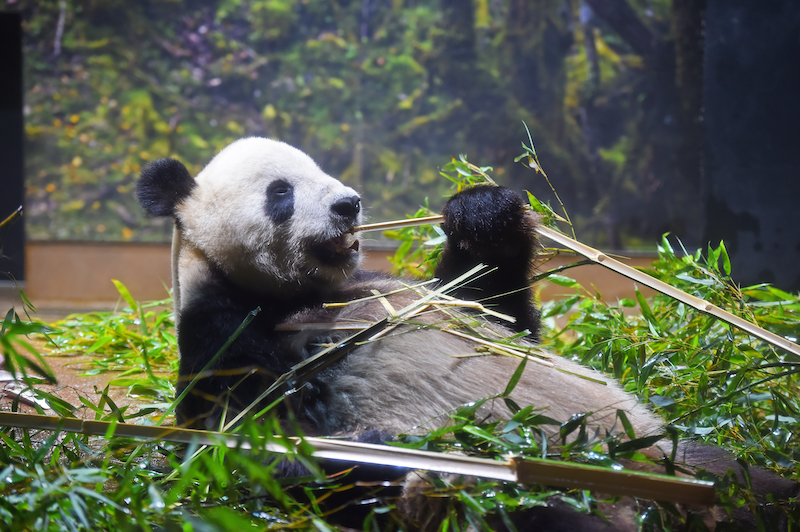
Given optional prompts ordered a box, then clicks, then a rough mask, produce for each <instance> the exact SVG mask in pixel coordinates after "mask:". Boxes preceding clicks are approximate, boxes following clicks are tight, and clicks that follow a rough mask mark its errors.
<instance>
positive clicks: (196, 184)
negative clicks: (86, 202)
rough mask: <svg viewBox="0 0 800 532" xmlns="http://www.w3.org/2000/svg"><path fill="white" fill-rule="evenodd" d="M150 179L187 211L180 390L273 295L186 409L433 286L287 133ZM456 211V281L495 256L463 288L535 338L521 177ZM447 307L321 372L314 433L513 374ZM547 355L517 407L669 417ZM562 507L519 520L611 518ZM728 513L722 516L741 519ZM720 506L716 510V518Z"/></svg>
mask: <svg viewBox="0 0 800 532" xmlns="http://www.w3.org/2000/svg"><path fill="white" fill-rule="evenodd" d="M137 195H138V197H139V201H140V203H141V204H142V206H143V207H144V208H145V210H146V211H147V212H148V213H150V214H151V215H155V216H171V217H173V218H174V222H175V231H174V238H173V288H174V293H175V316H176V325H177V327H178V346H179V352H180V368H179V382H178V390H179V391H180V390H182V389H184V388H185V387H186V385H187V384H188V383H189V381H191V380H192V379H193V378H194V377H195V376H196V375H198V373H200V372H201V371H202V370H203V369H204V368H205V367H206V365H207V363H208V362H209V361H210V360H212V359H213V357H214V356H215V354H217V352H218V351H219V350H220V349H221V348H222V346H223V345H224V344H225V342H226V341H227V340H228V339H229V337H230V336H231V335H232V334H234V332H235V331H236V330H237V329H238V328H239V327H240V325H241V324H242V322H243V321H244V320H245V318H247V317H248V315H249V314H250V313H251V312H252V311H253V310H255V309H256V308H260V309H261V311H260V312H259V313H258V314H256V316H255V318H253V321H252V322H251V323H250V324H249V325H248V326H247V327H246V328H244V329H243V330H242V331H241V334H240V335H239V336H238V337H237V338H236V339H235V341H233V343H231V344H230V346H229V347H228V348H227V349H226V350H225V351H224V352H223V354H222V355H221V357H220V358H219V359H218V360H217V361H216V362H215V364H213V365H212V366H211V367H210V368H209V369H210V371H209V372H207V374H206V373H204V374H203V375H201V377H202V378H200V379H198V380H197V381H196V387H195V388H194V389H193V390H192V391H191V392H190V393H189V394H188V395H187V396H186V397H185V398H184V399H183V401H182V402H181V403H179V406H178V410H177V414H178V421H179V423H181V424H183V425H187V426H192V427H196V428H218V427H219V426H221V425H222V422H223V421H229V420H231V419H232V418H233V416H234V415H235V414H236V413H237V412H239V411H241V409H243V408H245V407H247V406H248V405H249V404H250V403H251V402H252V401H253V400H254V399H256V398H257V397H258V396H259V395H261V394H262V392H264V390H266V389H267V388H268V387H269V386H270V385H272V384H273V382H274V381H275V379H276V378H277V377H279V376H280V375H283V374H284V373H286V372H287V371H288V370H289V369H290V368H291V367H292V366H294V365H295V364H297V363H299V362H301V361H303V360H306V359H307V358H308V357H309V356H311V355H313V354H314V353H316V352H317V351H319V349H320V347H319V346H320V344H325V343H329V342H336V341H338V340H340V339H342V338H344V337H345V336H347V334H348V333H346V332H342V331H327V332H326V331H322V332H320V331H319V329H318V325H319V324H330V323H334V322H339V323H362V324H363V323H373V322H377V321H379V320H382V319H383V318H385V317H386V316H387V309H386V307H385V306H384V304H383V303H381V302H380V301H379V300H378V299H376V298H374V297H372V298H371V299H367V300H364V299H363V298H369V297H371V296H374V294H375V293H376V292H377V293H380V294H385V299H386V301H388V303H389V304H390V305H391V307H393V308H394V309H401V308H403V307H405V306H406V305H408V304H410V303H411V302H412V301H414V300H415V299H417V297H418V296H417V295H415V294H414V293H413V292H412V291H409V290H405V289H404V288H405V285H404V283H403V282H402V281H401V280H400V279H397V278H393V277H390V276H387V275H383V274H378V273H372V272H365V271H362V270H359V269H358V266H359V262H360V260H359V253H358V243H357V240H356V237H355V236H354V235H353V234H352V229H353V228H354V227H355V226H357V225H358V224H359V223H360V221H361V205H360V200H359V196H358V194H357V193H356V192H355V191H354V190H353V189H351V188H349V187H346V186H345V185H343V184H342V183H340V182H339V181H337V180H336V179H334V178H332V177H330V176H328V175H326V174H325V173H323V172H322V171H321V170H320V169H319V167H318V166H317V165H316V164H315V163H314V162H313V161H312V160H311V159H310V158H309V157H308V156H306V155H305V154H304V153H302V152H300V151H299V150H296V149H295V148H292V147H290V146H288V145H286V144H283V143H280V142H276V141H271V140H267V139H262V138H249V139H243V140H240V141H237V142H234V143H233V144H231V145H230V146H228V147H227V148H225V149H224V150H222V151H221V152H220V153H219V154H218V155H217V156H216V157H215V158H214V159H213V160H212V161H211V162H210V163H209V164H208V166H206V168H205V169H203V171H201V172H200V174H199V175H198V176H197V178H196V179H193V178H192V177H191V176H190V175H189V173H188V171H187V170H186V168H185V167H184V166H183V165H182V164H181V163H179V162H178V161H175V160H170V159H162V160H160V161H156V162H155V163H153V164H151V165H150V166H148V167H147V168H145V170H144V171H143V172H142V177H141V179H140V181H139V183H138V184H137ZM443 214H444V218H445V223H444V224H443V229H444V231H445V233H446V234H447V235H448V240H447V243H446V244H445V250H444V252H443V254H442V257H441V259H440V262H439V265H438V266H437V270H436V276H437V278H439V279H440V280H441V282H442V283H446V282H448V281H450V280H452V279H455V278H457V277H459V276H460V275H462V274H463V273H464V272H465V271H468V270H469V269H471V268H472V267H473V266H475V265H477V264H485V265H487V266H489V267H490V268H491V269H490V270H489V273H487V274H485V275H484V276H483V277H480V278H479V279H477V280H475V281H471V282H469V283H468V284H467V285H466V286H463V287H461V288H459V289H458V290H457V291H456V292H454V295H456V296H457V297H459V298H462V299H473V300H481V301H483V302H484V304H485V306H487V307H491V308H492V309H493V310H495V311H498V312H501V313H505V314H509V315H511V316H513V317H514V318H516V322H515V324H514V325H513V327H514V329H515V330H516V331H522V330H529V331H531V332H532V334H530V335H529V338H530V339H531V340H533V339H535V335H536V333H537V329H538V325H539V315H538V311H537V309H536V307H535V305H534V304H533V301H532V293H531V290H530V287H529V286H528V280H529V278H530V273H531V258H532V255H533V253H534V251H535V249H534V248H535V245H536V242H535V238H534V236H533V235H534V231H533V229H534V226H535V219H534V217H533V215H532V214H531V212H530V211H529V210H527V208H525V207H524V205H523V203H522V200H521V199H520V198H519V197H518V196H517V195H516V194H514V193H513V192H511V191H509V190H507V189H504V188H501V187H475V188H472V189H467V190H465V191H463V192H461V193H459V194H457V195H456V196H454V197H453V198H451V200H450V201H448V203H447V204H446V205H445V207H444V209H443ZM326 302H353V303H352V304H349V305H346V306H340V307H333V308H331V307H325V306H323V303H326ZM448 319H450V316H449V315H447V314H445V313H443V312H441V311H437V312H426V313H423V314H420V315H418V316H416V317H415V318H414V321H415V323H417V324H418V325H413V326H412V325H403V326H401V327H399V328H397V329H395V330H393V331H392V332H391V333H390V334H388V335H386V336H385V337H383V338H381V339H380V340H377V341H371V342H366V343H364V344H363V345H360V346H359V347H357V348H356V349H355V350H353V351H352V352H350V353H349V354H347V355H346V356H345V357H344V358H342V359H341V360H339V361H338V362H336V363H335V364H333V365H332V366H330V367H328V368H327V369H325V370H323V371H322V372H320V373H318V374H317V375H315V376H314V377H313V378H311V379H310V380H308V381H307V382H305V383H304V384H303V386H301V387H300V389H299V390H298V391H297V392H296V393H293V394H291V395H290V396H289V401H290V403H291V405H292V409H293V411H294V412H295V414H296V416H297V418H298V419H299V420H300V422H301V424H302V427H303V429H304V431H305V432H306V434H308V435H333V434H346V435H350V436H351V437H358V436H359V434H361V433H370V434H375V431H378V433H381V434H387V433H388V435H392V434H398V433H401V432H409V431H415V430H422V431H427V430H430V429H432V428H434V427H436V426H437V425H438V424H441V423H443V422H446V421H447V419H448V416H447V412H448V411H451V410H452V409H454V408H457V407H459V406H461V405H463V404H466V403H470V402H474V401H477V400H479V399H483V398H485V397H491V396H494V395H496V394H499V393H500V392H502V391H503V390H505V388H506V386H507V384H508V382H509V380H510V379H511V377H512V375H513V374H514V372H515V371H516V370H517V368H518V364H519V359H514V358H510V357H505V356H499V355H489V356H475V357H468V358H464V357H463V355H465V354H470V353H472V354H474V350H475V347H476V345H475V343H474V342H473V341H471V340H466V339H463V338H460V337H456V336H453V335H451V334H448V333H446V332H442V331H441V330H439V329H438V328H437V327H431V326H426V324H427V325H433V324H437V323H440V322H442V321H443V320H448ZM287 324H291V326H290V327H286V325H287ZM304 324H306V325H308V327H305V329H306V330H303V329H304V327H303V325H304ZM311 324H314V326H311ZM482 327H483V330H484V331H485V332H488V333H489V334H492V332H493V333H494V334H497V335H498V337H501V338H502V337H507V336H508V335H509V334H510V333H511V332H513V331H511V330H510V329H507V328H505V327H504V326H502V325H498V324H495V323H488V322H484V324H483V325H482ZM286 329H293V330H294V331H293V332H292V331H290V330H286ZM298 329H299V331H298ZM518 343H519V345H520V347H521V348H526V347H531V346H532V345H533V344H532V342H531V341H530V340H526V339H521V340H519V341H518ZM548 362H549V365H545V364H536V363H533V362H531V361H529V362H528V363H527V366H526V368H525V371H524V372H523V374H522V377H521V379H520V381H519V382H518V384H517V385H516V387H515V388H514V391H513V392H512V394H511V398H512V399H513V400H514V401H515V402H516V403H517V404H518V405H521V406H525V405H534V406H535V407H536V408H537V409H539V410H541V412H542V413H544V414H545V415H547V416H548V417H551V418H553V419H556V420H558V421H562V422H563V421H567V420H568V419H569V418H570V417H571V416H572V415H574V414H576V413H590V416H589V417H588V423H589V425H590V427H593V428H597V429H600V431H601V432H600V433H601V434H605V431H609V432H611V431H616V432H619V431H620V429H621V428H618V427H615V425H616V413H617V411H618V410H622V411H624V412H625V413H626V414H627V417H628V419H629V421H630V422H631V425H632V428H633V429H634V431H635V433H636V435H637V436H638V437H642V436H649V435H652V434H657V433H659V432H661V430H662V427H663V423H662V421H661V420H660V419H659V418H658V417H656V416H655V415H653V414H652V413H651V412H650V411H649V410H648V409H647V408H645V407H644V406H643V405H641V404H640V403H639V402H638V400H637V399H636V397H635V396H634V395H632V394H629V393H626V392H625V391H623V390H622V389H621V388H620V387H619V385H618V384H617V383H615V382H613V381H610V380H608V379H606V378H605V377H603V376H602V375H600V374H599V373H597V372H594V371H592V370H590V369H588V368H585V367H583V366H581V365H579V364H576V363H574V362H572V361H569V360H566V359H563V358H559V357H553V358H551V359H549V361H548ZM582 377H586V378H582ZM482 408H483V412H481V414H482V417H484V418H492V417H493V418H498V417H504V416H506V415H507V414H508V411H507V410H506V406H505V403H504V401H500V400H494V401H488V402H486V403H485V404H484V405H483V407H482ZM543 428H544V429H545V430H547V429H548V427H547V426H544V427H543ZM554 430H557V429H554ZM549 435H550V436H553V435H554V434H553V433H550V434H549ZM659 447H660V448H651V449H649V450H648V453H649V454H650V455H651V456H652V457H654V458H657V457H660V456H662V452H663V453H669V451H670V445H669V443H668V442H663V443H662V442H660V443H659ZM678 457H679V458H682V459H683V460H685V461H686V463H687V464H695V465H701V467H703V468H704V469H707V470H709V471H712V472H714V473H716V474H720V475H721V474H725V473H726V472H727V471H728V469H729V468H731V467H738V466H736V462H735V460H734V457H732V456H730V455H728V454H727V453H725V451H723V450H721V449H717V448H713V447H704V446H698V445H693V444H691V443H689V444H683V443H682V444H681V445H680V447H679V449H678ZM748 475H749V477H748V478H749V479H750V480H751V481H752V485H753V489H754V492H755V493H758V494H771V495H772V496H773V497H774V500H786V499H788V498H796V497H797V493H798V486H797V484H796V483H792V482H790V481H788V480H784V479H782V478H780V477H776V476H774V475H770V474H768V473H766V472H764V471H761V470H758V469H751V470H750V471H749V474H748ZM741 478H743V477H742V476H741V475H740V479H741ZM412 484H413V483H412ZM408 500H411V499H408ZM416 507H417V510H412V511H409V516H411V514H413V513H415V512H416V511H423V512H424V511H425V510H420V509H421V508H424V504H422V505H417V506H416ZM562 510H563V508H561V507H559V506H558V505H556V506H555V507H553V508H550V507H547V508H538V509H537V508H534V509H532V510H531V512H530V514H529V515H528V514H525V515H523V516H522V517H521V518H523V519H527V520H528V521H527V524H518V525H517V528H518V529H520V530H523V529H525V530H528V529H530V530H545V529H547V530H550V529H553V530H577V529H583V530H590V529H591V530H601V529H602V530H605V527H606V525H607V524H608V523H607V522H606V521H605V520H603V519H601V518H597V517H594V516H588V515H585V514H576V513H570V512H567V513H564V512H563V511H562ZM604 511H606V512H610V515H611V517H612V521H613V523H614V524H615V525H616V526H617V528H620V529H630V530H637V529H638V527H639V524H638V521H637V519H636V511H637V508H636V503H634V502H630V504H624V505H623V506H622V507H621V508H616V509H615V508H613V505H612V507H611V508H606V509H605V510H604ZM776 511H777V512H778V514H777V516H775V517H774V519H775V522H776V523H777V522H783V523H784V526H783V527H782V528H785V521H781V520H782V519H783V517H781V514H780V511H779V510H776ZM720 515H721V516H722V519H723V520H726V519H728V517H729V516H727V514H720ZM428 517H429V516H425V518H426V519H427V518H428ZM716 519H717V517H716V515H715V514H714V511H713V510H712V512H711V513H709V514H707V519H706V522H707V524H709V525H710V524H713V522H714V521H715V520H716ZM734 519H735V520H736V521H737V523H738V524H740V525H743V526H744V527H745V528H746V529H755V528H756V525H755V522H754V520H753V515H752V513H750V512H749V511H748V510H747V508H746V507H745V508H742V509H739V510H737V512H736V515H735V516H734ZM544 523H548V524H544ZM776 529H777V528H776Z"/></svg>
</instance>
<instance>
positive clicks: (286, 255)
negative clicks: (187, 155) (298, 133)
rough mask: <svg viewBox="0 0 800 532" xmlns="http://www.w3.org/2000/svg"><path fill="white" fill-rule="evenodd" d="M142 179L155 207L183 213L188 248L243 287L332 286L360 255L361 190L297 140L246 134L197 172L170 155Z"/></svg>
mask: <svg viewBox="0 0 800 532" xmlns="http://www.w3.org/2000/svg"><path fill="white" fill-rule="evenodd" d="M136 188H137V190H136V192H137V197H138V199H139V202H140V203H141V204H142V206H143V207H144V209H145V210H146V211H147V212H148V213H149V214H151V215H153V216H172V217H173V218H174V219H175V223H176V228H177V229H178V231H179V232H180V241H181V242H180V245H181V253H182V254H183V253H184V251H186V250H187V249H188V250H190V251H191V253H193V254H194V256H196V257H201V260H203V261H207V263H208V267H209V268H213V269H216V270H218V271H221V272H222V273H224V274H225V276H226V277H227V278H228V279H230V280H231V281H233V282H234V283H236V284H237V285H239V286H241V287H242V288H246V289H248V290H254V291H256V292H261V293H266V294H277V295H282V296H288V295H291V294H293V293H298V292H304V291H312V290H314V291H319V290H324V289H325V288H329V287H335V286H336V285H338V284H339V283H341V282H342V281H344V280H345V279H346V278H347V277H348V276H349V275H350V274H351V273H352V272H353V271H354V270H355V269H356V267H357V266H358V264H359V254H358V240H356V238H355V236H354V235H353V234H352V230H353V228H354V227H355V226H357V225H358V224H359V223H360V222H361V200H360V198H359V196H358V194H357V193H356V192H355V191H354V190H353V189H351V188H349V187H347V186H345V185H343V184H342V183H341V182H339V181H338V180H336V179H334V178H333V177H331V176H329V175H327V174H325V173H324V172H323V171H322V170H321V169H320V168H319V167H318V166H317V165H316V163H314V161H313V160H312V159H311V158H310V157H308V156H307V155H306V154H305V153H303V152H301V151H300V150H298V149H296V148H293V147H291V146H289V145H288V144H284V143H282V142H278V141H274V140H269V139H264V138H255V137H254V138H246V139H241V140H238V141H236V142H234V143H233V144H231V145H229V146H227V147H226V148H225V149H223V150H222V151H221V152H220V153H219V154H217V156H216V157H214V158H213V159H212V160H211V162H210V163H209V164H208V165H207V166H206V167H205V168H204V169H203V170H202V171H201V172H200V173H199V174H198V176H197V178H195V179H192V177H191V176H190V175H189V172H188V170H187V169H186V167H185V166H184V165H183V164H181V163H180V162H179V161H176V160H175V159H161V160H158V161H155V162H153V163H151V164H150V165H148V166H147V167H145V169H144V170H143V171H142V176H141V178H140V179H139V181H138V183H137V187H136ZM173 245H174V243H173ZM179 275H180V273H179Z"/></svg>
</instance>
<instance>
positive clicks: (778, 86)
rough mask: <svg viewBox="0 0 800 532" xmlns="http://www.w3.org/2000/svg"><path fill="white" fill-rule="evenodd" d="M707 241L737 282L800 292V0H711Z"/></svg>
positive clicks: (707, 83)
mask: <svg viewBox="0 0 800 532" xmlns="http://www.w3.org/2000/svg"><path fill="white" fill-rule="evenodd" d="M706 16H707V18H706V58H705V61H706V63H705V79H704V86H705V98H704V99H705V114H704V120H705V178H706V186H705V201H706V218H707V226H706V233H707V239H706V240H709V241H711V242H712V243H714V245H716V244H717V243H718V241H719V240H720V239H723V240H725V243H726V245H727V246H728V248H729V250H730V251H731V253H732V257H731V258H732V263H733V264H732V265H733V277H734V279H736V280H737V281H739V282H740V283H743V284H752V283H758V282H771V283H774V284H775V285H777V286H778V287H780V288H783V289H788V290H799V289H800V99H799V98H798V96H800V2H797V0H770V1H769V2H762V1H759V0H708V10H707V13H706Z"/></svg>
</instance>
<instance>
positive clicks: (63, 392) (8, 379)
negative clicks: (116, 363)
mask: <svg viewBox="0 0 800 532" xmlns="http://www.w3.org/2000/svg"><path fill="white" fill-rule="evenodd" d="M32 344H33V345H34V347H35V348H36V349H38V350H39V352H40V353H43V354H46V353H48V348H47V345H46V343H45V342H44V341H43V340H38V339H37V340H34V341H32ZM44 359H45V362H46V363H47V365H48V366H49V367H50V369H52V371H53V374H54V375H55V377H56V379H57V384H52V385H51V384H38V385H36V389H38V390H41V391H43V392H45V393H48V394H52V395H54V396H55V397H57V398H58V399H61V400H63V401H65V402H67V403H69V404H70V405H72V406H74V407H75V409H76V410H75V415H76V416H78V417H81V418H85V419H94V418H95V412H94V411H92V410H91V409H90V408H88V407H86V406H85V405H84V404H83V403H82V402H81V400H80V397H83V398H85V399H87V400H88V401H89V402H90V403H92V404H95V405H96V404H97V403H98V402H99V400H100V398H101V396H100V392H102V391H103V390H104V389H105V388H106V386H107V385H108V383H109V382H110V381H111V380H113V379H114V378H116V377H117V373H116V372H111V371H107V372H103V373H100V374H98V375H86V374H85V373H84V372H85V371H86V369H88V361H89V357H87V356H85V355H56V356H45V357H44ZM12 379H13V377H12V376H11V374H9V373H8V372H7V371H5V370H0V411H4V412H10V411H12V410H14V409H16V411H18V412H21V413H26V414H35V413H37V409H36V407H35V406H34V403H38V405H39V406H40V407H41V408H42V409H43V410H44V412H43V413H44V414H45V415H51V416H52V415H57V414H56V412H55V411H54V410H53V409H52V408H50V405H48V403H47V402H46V401H41V400H36V397H35V395H33V394H32V393H31V392H30V391H25V387H24V384H22V383H20V382H18V381H14V380H12ZM108 397H109V398H110V399H111V400H112V401H113V402H114V404H115V405H116V406H117V407H118V408H123V407H125V406H127V407H128V411H129V412H132V411H135V410H137V407H138V405H139V404H143V403H140V402H139V401H137V400H136V399H135V398H132V397H129V396H128V394H127V388H126V387H123V386H109V389H108ZM15 403H16V404H15ZM106 410H107V412H110V411H111V410H110V408H109V407H108V406H107V407H106Z"/></svg>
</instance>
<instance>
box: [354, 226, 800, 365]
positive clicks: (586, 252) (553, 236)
mask: <svg viewBox="0 0 800 532" xmlns="http://www.w3.org/2000/svg"><path fill="white" fill-rule="evenodd" d="M442 221H444V217H443V216H441V215H437V216H425V217H423V218H411V219H408V220H397V221H394V222H382V223H376V224H369V225H362V226H359V227H356V228H355V230H354V231H377V230H383V231H385V230H387V229H398V228H401V227H413V226H415V225H425V224H435V223H441V222H442ZM536 232H537V233H538V234H539V235H541V236H544V237H547V238H549V239H550V240H553V241H554V242H557V243H559V244H561V245H562V246H565V247H567V248H569V249H571V250H572V251H575V252H577V253H579V254H581V255H583V256H584V257H586V258H587V259H589V260H592V261H594V262H596V263H598V264H600V265H601V266H605V267H606V268H608V269H610V270H612V271H615V272H617V273H619V274H621V275H624V276H625V277H627V278H629V279H632V280H634V281H636V282H638V283H641V284H643V285H644V286H647V287H650V288H652V289H653V290H656V291H658V292H661V293H662V294H665V295H668V296H670V297H672V298H674V299H677V300H678V301H681V302H682V303H685V304H687V305H689V306H691V307H692V308H694V309H697V310H699V311H700V312H705V313H706V314H710V315H712V316H714V317H716V318H719V319H721V320H722V321H724V322H726V323H729V324H731V325H733V326H735V327H738V328H740V329H742V330H743V331H745V332H747V333H748V334H751V335H752V336H755V337H757V338H760V339H762V340H764V341H765V342H768V343H770V344H772V345H774V346H776V347H780V348H781V349H785V350H786V351H789V352H790V353H794V354H795V355H798V356H800V345H797V344H795V343H794V342H790V341H789V340H787V339H786V338H783V337H782V336H778V335H777V334H774V333H772V332H770V331H767V330H766V329H763V328H762V327H759V326H758V325H756V324H754V323H751V322H749V321H747V320H745V319H742V318H740V317H739V316H736V315H734V314H731V313H730V312H728V311H726V310H723V309H721V308H720V307H718V306H716V305H714V304H712V303H710V302H708V301H706V300H704V299H700V298H699V297H695V296H693V295H690V294H687V293H686V292H684V291H683V290H680V289H679V288H675V287H674V286H671V285H668V284H667V283H665V282H663V281H659V280H658V279H656V278H654V277H651V276H650V275H647V274H646V273H644V272H642V271H639V270H637V269H636V268H632V267H631V266H628V265H627V264H623V263H622V262H620V261H618V260H616V259H613V258H611V257H609V256H608V255H606V254H605V253H603V252H602V251H599V250H597V249H594V248H593V247H590V246H587V245H586V244H583V243H581V242H578V241H577V240H573V239H572V238H570V237H568V236H566V235H563V234H561V233H559V232H558V231H554V230H553V229H550V228H549V227H544V226H538V227H537V228H536Z"/></svg>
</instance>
